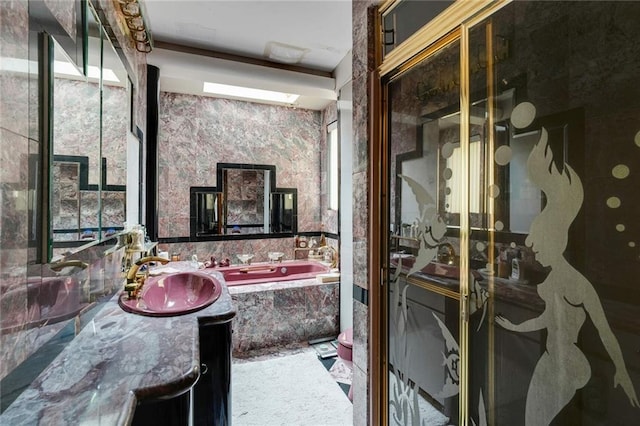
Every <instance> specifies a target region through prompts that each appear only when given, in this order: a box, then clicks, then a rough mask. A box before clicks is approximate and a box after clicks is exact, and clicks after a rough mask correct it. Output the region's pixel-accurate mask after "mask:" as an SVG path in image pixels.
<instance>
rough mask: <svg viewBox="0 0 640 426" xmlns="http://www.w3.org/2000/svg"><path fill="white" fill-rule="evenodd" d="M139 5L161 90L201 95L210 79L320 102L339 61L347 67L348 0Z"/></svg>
mask: <svg viewBox="0 0 640 426" xmlns="http://www.w3.org/2000/svg"><path fill="white" fill-rule="evenodd" d="M144 5H145V7H146V10H145V12H146V13H145V15H146V21H147V24H148V25H149V27H150V28H151V33H152V37H153V40H154V46H155V47H154V49H153V51H152V52H151V53H150V54H149V55H148V56H147V62H148V63H149V64H151V65H155V66H157V67H158V68H159V69H160V89H161V90H166V91H175V92H180V93H193V94H199V95H202V94H203V93H202V84H203V82H204V81H210V82H215V83H224V84H232V85H239V86H245V87H252V88H257V89H265V90H277V91H285V92H288V93H297V94H300V95H301V96H300V98H299V99H298V101H297V102H296V106H297V107H301V108H310V109H322V108H324V107H325V106H326V105H327V104H328V103H329V102H331V101H332V100H335V99H336V87H337V84H338V83H336V78H335V77H336V73H335V71H336V68H337V67H338V65H339V64H340V63H341V62H342V61H343V60H345V63H346V62H347V61H348V66H349V67H350V51H351V46H352V41H351V0H285V1H273V0H234V1H221V0H198V1H185V0H181V1H179V0H144ZM349 72H350V71H349Z"/></svg>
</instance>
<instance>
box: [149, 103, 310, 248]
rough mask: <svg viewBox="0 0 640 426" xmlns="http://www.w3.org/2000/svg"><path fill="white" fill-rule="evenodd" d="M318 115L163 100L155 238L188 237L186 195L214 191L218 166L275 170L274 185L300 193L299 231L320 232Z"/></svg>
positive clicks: (274, 108)
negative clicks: (199, 189) (196, 188)
mask: <svg viewBox="0 0 640 426" xmlns="http://www.w3.org/2000/svg"><path fill="white" fill-rule="evenodd" d="M321 123H322V118H321V113H320V112H318V111H312V110H304V109H295V108H288V107H281V106H273V105H262V104H256V103H251V102H242V101H233V100H227V99H218V98H213V97H205V96H193V95H183V94H178V93H168V92H161V93H160V105H159V131H158V151H159V167H158V175H159V176H158V192H159V203H158V204H159V208H158V222H159V223H158V236H159V237H160V238H167V237H188V236H189V232H190V230H189V213H190V212H189V188H190V187H191V186H216V185H218V182H216V164H217V163H219V162H221V163H249V164H271V165H275V166H276V179H277V180H276V185H277V186H278V187H282V188H297V189H298V230H299V231H300V232H305V231H319V230H320V225H321V212H320V211H321V208H320V147H321V145H320V143H321V139H322V135H321V133H322V129H321Z"/></svg>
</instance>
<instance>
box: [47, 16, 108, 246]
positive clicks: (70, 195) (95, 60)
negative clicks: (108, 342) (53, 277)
mask: <svg viewBox="0 0 640 426" xmlns="http://www.w3.org/2000/svg"><path fill="white" fill-rule="evenodd" d="M90 28H92V29H93V30H92V32H93V33H94V34H95V32H96V31H97V32H98V34H97V38H96V37H91V38H90V39H91V40H92V41H91V43H90V48H89V49H88V53H87V66H88V70H92V71H90V73H89V76H87V77H85V76H84V75H83V74H82V73H81V72H80V70H79V69H78V67H76V65H75V64H74V63H73V62H72V61H71V60H70V59H69V58H68V57H67V56H66V54H65V53H64V51H63V50H62V49H61V48H60V46H59V45H58V43H57V42H55V40H54V46H55V47H54V58H53V64H54V78H53V141H52V147H53V148H52V151H53V161H52V165H51V202H50V218H51V219H50V220H51V232H52V236H51V238H50V241H52V243H61V242H66V243H67V244H54V247H61V246H69V245H72V246H75V247H77V246H81V245H83V244H84V243H86V242H90V241H93V240H95V239H96V238H98V237H99V236H98V235H97V233H96V232H97V231H98V230H99V225H100V223H99V216H100V205H99V197H98V194H99V188H100V84H99V69H100V44H101V43H100V37H99V30H97V28H96V24H95V21H94V23H93V24H92V25H90ZM57 251H58V250H54V252H53V254H54V255H56V254H57V253H56V252H57Z"/></svg>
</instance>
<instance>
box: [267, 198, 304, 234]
mask: <svg viewBox="0 0 640 426" xmlns="http://www.w3.org/2000/svg"><path fill="white" fill-rule="evenodd" d="M297 193H298V191H297V190H296V189H295V188H293V189H289V190H287V191H285V190H282V191H280V192H273V193H271V230H270V232H271V233H272V234H279V233H287V232H290V233H295V232H297V229H296V226H295V224H296V221H295V217H296V216H297V214H298V213H297V211H296V198H297Z"/></svg>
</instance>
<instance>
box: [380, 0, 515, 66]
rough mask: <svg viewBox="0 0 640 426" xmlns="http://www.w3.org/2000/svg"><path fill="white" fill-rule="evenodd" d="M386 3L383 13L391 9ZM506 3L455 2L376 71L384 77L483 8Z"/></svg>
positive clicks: (498, 0)
mask: <svg viewBox="0 0 640 426" xmlns="http://www.w3.org/2000/svg"><path fill="white" fill-rule="evenodd" d="M387 3H388V2H385V3H384V6H385V9H384V10H385V11H386V10H388V9H389V8H390V7H392V6H388V5H387ZM507 3H510V0H472V1H469V0H458V1H456V2H455V3H454V4H452V5H451V6H449V7H448V8H447V9H446V10H445V11H444V12H443V13H442V14H440V15H439V16H438V17H436V19H434V20H433V21H431V22H429V23H428V24H426V25H425V26H424V27H422V28H421V29H420V30H418V31H416V33H415V34H413V35H412V36H411V37H409V38H408V39H407V40H406V41H404V42H403V43H402V44H400V45H399V46H398V47H396V48H395V49H394V50H392V51H391V52H390V53H389V54H387V55H386V57H385V58H384V60H383V62H382V64H381V65H380V67H379V69H378V71H379V73H380V76H382V77H384V76H385V75H387V74H389V73H391V72H392V71H393V70H395V69H396V68H398V67H399V66H400V65H401V64H403V63H404V62H406V61H407V59H408V58H410V57H412V56H415V55H417V54H418V53H420V52H421V51H422V50H424V49H425V48H426V47H427V46H431V45H432V44H433V43H435V42H436V41H438V40H439V39H441V38H442V37H444V36H446V35H447V34H448V33H450V32H451V31H453V30H456V29H459V28H460V25H461V24H462V23H463V22H465V21H467V20H469V19H471V18H472V17H474V16H475V15H476V14H478V13H480V12H481V11H483V10H484V9H485V8H487V7H489V6H493V7H492V8H491V9H492V11H493V9H494V8H496V9H498V8H501V7H502V6H504V5H505V4H507ZM483 15H485V14H483ZM379 31H382V26H380V27H379Z"/></svg>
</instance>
